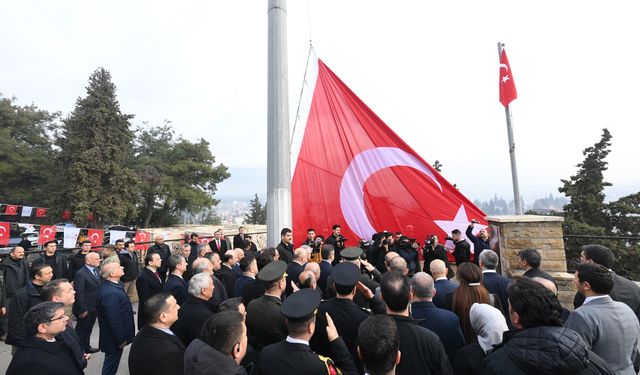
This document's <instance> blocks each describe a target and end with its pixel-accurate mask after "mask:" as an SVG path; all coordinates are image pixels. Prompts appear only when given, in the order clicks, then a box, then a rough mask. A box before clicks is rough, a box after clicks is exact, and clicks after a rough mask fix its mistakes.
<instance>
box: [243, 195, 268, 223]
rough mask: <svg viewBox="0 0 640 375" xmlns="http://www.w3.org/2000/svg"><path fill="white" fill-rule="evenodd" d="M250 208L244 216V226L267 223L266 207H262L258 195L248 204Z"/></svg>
mask: <svg viewBox="0 0 640 375" xmlns="http://www.w3.org/2000/svg"><path fill="white" fill-rule="evenodd" d="M250 205H251V208H250V209H249V212H248V213H247V214H246V215H245V219H244V222H245V224H266V223H267V205H266V204H265V205H264V206H263V205H262V204H261V203H260V198H258V194H257V193H256V195H255V196H254V198H253V199H252V200H251V202H250Z"/></svg>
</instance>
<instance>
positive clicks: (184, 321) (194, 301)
mask: <svg viewBox="0 0 640 375" xmlns="http://www.w3.org/2000/svg"><path fill="white" fill-rule="evenodd" d="M213 290H214V286H213V280H212V279H211V276H210V275H209V274H208V273H207V272H200V273H197V274H195V275H193V277H191V280H189V296H188V297H187V301H186V302H185V303H184V304H183V305H182V306H181V307H180V310H179V311H178V321H177V322H175V324H174V325H173V327H171V330H172V331H173V332H174V333H175V334H176V336H178V338H180V340H182V343H183V344H184V346H185V347H187V346H189V344H190V343H191V341H193V340H194V339H196V338H198V336H199V335H200V330H201V329H202V325H203V324H204V322H206V321H207V319H209V317H211V315H213V314H214V313H215V310H214V309H213V307H212V306H211V305H210V304H209V303H208V302H207V301H208V300H209V299H211V296H213Z"/></svg>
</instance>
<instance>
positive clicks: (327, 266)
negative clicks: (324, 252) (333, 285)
mask: <svg viewBox="0 0 640 375" xmlns="http://www.w3.org/2000/svg"><path fill="white" fill-rule="evenodd" d="M331 272H333V266H332V265H331V262H329V261H324V260H323V261H321V262H320V279H318V286H319V287H320V289H322V292H323V293H324V294H325V295H326V294H327V278H328V277H329V276H330V275H331Z"/></svg>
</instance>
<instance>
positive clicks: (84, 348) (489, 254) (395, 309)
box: [0, 224, 640, 375]
mask: <svg viewBox="0 0 640 375" xmlns="http://www.w3.org/2000/svg"><path fill="white" fill-rule="evenodd" d="M472 225H473V224H472ZM472 229H473V227H470V228H469V229H468V230H467V233H466V234H467V238H469V240H470V241H471V243H472V244H473V249H474V250H472V247H471V244H470V243H469V242H468V241H467V240H465V239H464V238H463V236H462V233H461V232H460V231H457V230H455V231H453V233H452V234H451V237H450V239H451V240H452V241H453V243H454V246H455V249H452V251H451V252H452V254H453V258H454V259H455V264H450V263H449V261H448V256H447V250H446V249H445V248H444V247H443V246H442V245H441V244H439V242H438V238H437V237H436V236H429V238H428V239H427V241H425V243H424V244H417V242H415V240H413V239H410V238H408V237H406V236H403V235H402V233H387V232H383V233H378V234H376V236H375V237H374V238H373V240H372V242H370V243H364V242H361V243H360V245H361V246H358V247H353V246H352V247H347V246H345V244H346V243H347V241H348V240H347V239H345V238H344V237H343V236H342V235H341V232H340V226H339V225H334V226H333V228H332V234H331V236H328V237H327V238H326V239H325V238H321V237H320V238H316V236H315V231H314V230H313V229H309V230H308V232H307V235H308V236H307V239H306V240H305V241H304V243H303V244H301V245H300V246H298V247H295V246H294V245H293V243H292V232H291V230H290V229H288V228H284V229H283V230H282V231H281V242H280V243H279V244H278V246H277V247H273V248H266V249H264V250H261V251H258V250H257V249H256V247H255V244H254V243H253V242H251V239H250V238H248V237H247V235H246V234H245V233H244V228H241V229H240V231H239V233H238V234H237V235H236V236H234V237H233V239H230V238H225V237H224V234H223V232H222V231H217V232H216V233H215V235H214V238H213V239H212V240H211V241H210V242H208V243H207V242H201V241H200V240H199V238H198V235H197V234H196V233H194V234H192V235H191V236H190V241H189V242H188V243H186V241H185V243H184V244H181V245H180V246H179V247H178V248H177V249H173V250H172V249H171V248H170V247H169V246H168V245H166V244H165V243H164V239H163V238H162V237H161V236H158V237H156V238H155V244H154V245H152V246H151V247H149V249H148V250H147V251H146V252H142V253H140V252H138V251H137V250H135V247H136V244H135V243H134V242H133V241H128V242H125V241H117V242H116V244H115V245H114V246H111V245H108V246H105V247H104V248H100V249H99V251H98V250H97V249H92V247H91V243H90V242H88V241H85V242H83V243H82V244H81V248H80V250H79V251H78V252H77V253H76V254H73V255H72V256H70V257H69V256H67V255H64V254H62V253H60V252H58V250H57V246H56V243H55V241H50V242H48V243H46V244H45V245H44V253H43V254H42V255H41V256H40V257H39V258H37V259H35V260H34V261H33V262H31V264H29V263H28V262H27V260H26V259H25V256H24V255H25V253H24V249H23V248H22V247H20V246H17V247H15V248H13V249H12V250H11V253H10V254H9V256H8V257H6V258H5V259H4V260H3V261H2V273H1V274H0V275H1V276H2V278H0V281H1V282H2V283H1V284H2V285H0V286H1V288H0V290H1V293H0V307H2V314H3V315H4V316H5V317H6V319H4V320H3V323H4V324H5V328H6V332H7V334H6V337H3V339H4V341H5V343H6V344H8V345H11V346H12V355H13V358H12V360H11V363H10V364H9V367H8V370H7V374H9V375H14V374H20V375H22V374H36V373H37V374H83V373H84V369H85V368H86V366H87V363H88V361H91V354H93V353H96V352H97V351H102V352H104V362H103V363H102V374H115V373H116V372H117V370H118V367H119V365H120V361H121V357H122V354H123V350H124V348H125V347H127V346H129V345H130V352H129V357H128V360H127V365H128V370H129V373H130V374H132V375H143V374H149V375H151V374H153V375H162V374H185V375H186V374H213V375H215V374H264V375H270V374H312V375H313V374H370V375H383V374H400V375H404V374H637V373H638V370H639V365H640V355H639V354H640V323H639V322H640V288H639V287H638V286H637V285H636V284H635V283H633V282H632V281H630V280H627V279H625V278H623V277H621V276H619V275H617V274H616V273H615V272H614V271H613V270H612V268H613V267H614V256H613V253H612V252H611V250H609V249H608V248H606V247H604V246H600V245H589V246H585V247H584V248H583V249H582V258H581V262H580V264H578V265H577V267H576V273H575V285H576V288H577V290H578V292H577V293H576V296H575V301H574V305H575V306H574V307H575V310H574V311H572V312H570V311H569V310H567V309H565V308H563V307H562V306H561V305H560V302H559V300H558V297H557V295H558V291H557V285H556V281H555V280H554V278H553V277H552V275H550V274H548V273H546V272H544V271H542V270H540V264H541V255H540V252H539V251H538V250H536V249H522V250H521V251H520V252H519V254H518V256H519V259H520V262H519V263H520V266H521V267H522V269H523V271H524V274H523V275H522V277H519V278H517V279H516V280H512V279H510V278H508V277H506V276H504V275H501V274H499V273H498V272H497V270H498V263H499V259H500V257H499V256H498V254H497V253H496V252H494V251H493V250H491V249H489V241H488V235H487V233H486V232H483V231H481V232H480V233H479V234H478V235H477V236H475V235H474V234H473V232H472ZM140 258H142V259H140ZM136 302H137V303H138V309H137V311H136V310H134V305H135V303H136ZM70 314H72V315H73V319H72V318H71V317H70ZM73 320H75V326H74V325H73V323H72V321H73ZM96 320H97V322H98V329H99V341H98V343H93V344H94V345H95V344H97V346H92V343H91V342H90V341H91V333H92V330H93V329H94V326H95V323H96Z"/></svg>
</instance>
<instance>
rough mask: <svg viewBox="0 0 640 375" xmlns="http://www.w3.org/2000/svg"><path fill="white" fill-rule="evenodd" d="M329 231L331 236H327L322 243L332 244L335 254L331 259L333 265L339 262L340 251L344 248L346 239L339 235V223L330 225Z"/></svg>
mask: <svg viewBox="0 0 640 375" xmlns="http://www.w3.org/2000/svg"><path fill="white" fill-rule="evenodd" d="M331 231H332V233H331V236H329V237H327V240H326V241H325V242H324V243H325V244H327V245H333V248H334V250H335V256H336V257H335V259H334V260H333V265H334V266H335V265H336V264H338V263H339V262H340V258H341V256H340V252H341V251H342V250H343V249H344V243H345V242H346V241H347V239H346V238H344V237H342V235H340V225H338V224H334V225H333V227H331Z"/></svg>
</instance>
